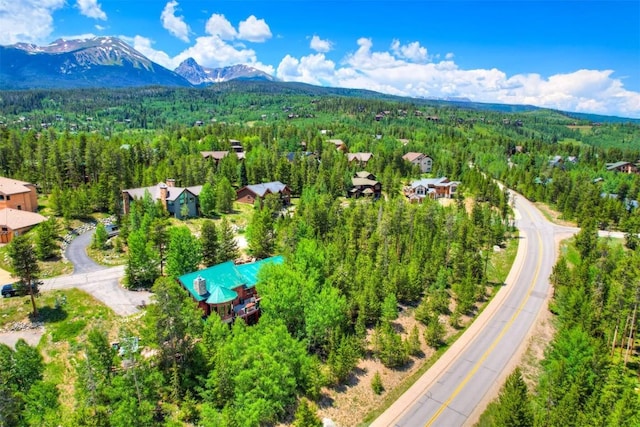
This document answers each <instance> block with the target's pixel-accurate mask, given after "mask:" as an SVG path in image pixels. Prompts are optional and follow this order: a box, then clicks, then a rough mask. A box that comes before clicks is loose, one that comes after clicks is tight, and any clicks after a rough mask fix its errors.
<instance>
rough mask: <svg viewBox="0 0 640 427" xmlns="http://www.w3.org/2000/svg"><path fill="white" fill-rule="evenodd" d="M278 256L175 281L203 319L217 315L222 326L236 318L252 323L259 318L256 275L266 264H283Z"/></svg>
mask: <svg viewBox="0 0 640 427" xmlns="http://www.w3.org/2000/svg"><path fill="white" fill-rule="evenodd" d="M283 262H284V259H283V258H282V256H280V255H278V256H275V257H271V258H265V259H263V260H260V261H256V262H252V263H247V264H239V265H236V264H234V262H233V261H227V262H223V263H222V264H217V265H214V266H212V267H209V268H205V269H204V270H199V271H194V272H192V273H187V274H185V275H183V276H180V277H179V278H178V281H179V282H180V284H181V285H182V286H183V287H184V288H185V289H186V290H187V291H188V292H189V294H191V297H192V298H193V299H194V300H195V301H196V302H197V303H198V307H200V308H201V309H202V311H203V312H204V314H205V316H209V315H210V314H211V313H217V314H218V315H219V316H220V318H221V319H222V320H223V321H225V322H229V323H230V322H233V320H234V319H235V318H237V317H240V318H242V319H244V320H245V321H246V322H247V323H255V322H256V321H257V320H258V318H259V317H260V297H259V295H258V292H257V291H256V289H255V287H256V284H257V283H258V273H259V272H260V269H261V268H262V267H263V266H264V265H267V264H282V263H283Z"/></svg>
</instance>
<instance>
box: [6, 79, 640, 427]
mask: <svg viewBox="0 0 640 427" xmlns="http://www.w3.org/2000/svg"><path fill="white" fill-rule="evenodd" d="M358 95H359V96H353V93H350V91H348V90H335V91H327V90H319V89H313V88H310V87H307V86H305V85H278V84H261V83H255V82H250V83H242V84H226V85H219V86H214V87H212V88H210V89H204V90H192V89H184V90H183V89H166V88H145V89H136V90H128V91H85V90H78V91H68V92H65V91H30V92H3V93H2V94H1V95H0V96H1V101H0V116H1V117H0V121H2V125H1V127H0V175H2V176H8V177H13V178H16V179H20V180H24V181H28V182H33V183H35V184H37V186H38V189H39V192H40V199H41V200H42V202H43V204H46V209H47V213H50V214H52V215H53V216H54V217H55V218H58V219H60V222H62V223H64V224H68V223H70V222H71V221H73V220H78V219H87V218H91V217H94V216H95V215H96V214H111V215H114V216H115V217H116V218H117V221H118V223H119V225H120V227H121V231H120V236H119V237H117V238H116V239H115V240H114V242H115V243H112V244H113V245H114V246H116V248H117V250H119V251H120V252H122V253H124V254H126V270H125V280H124V283H123V284H124V286H127V287H129V288H145V289H151V290H152V291H153V293H154V296H155V300H156V303H155V304H152V305H150V306H149V307H147V308H146V309H145V311H144V312H143V315H142V316H141V317H140V318H136V319H135V320H131V321H130V322H128V323H126V324H125V325H123V324H119V325H117V324H115V323H109V322H107V320H105V319H103V320H102V321H101V322H94V323H90V324H87V323H86V322H88V320H86V319H82V320H81V321H83V322H85V323H82V324H80V323H79V322H80V321H79V320H77V319H75V318H74V321H75V322H76V323H75V324H74V325H75V326H74V328H75V329H73V331H74V332H73V333H75V334H76V335H74V338H73V340H70V341H69V345H68V346H67V347H65V348H64V349H62V348H61V347H54V349H53V350H51V349H50V348H49V351H48V352H47V357H46V358H45V359H40V358H39V357H38V356H36V355H34V354H32V350H29V349H28V348H25V347H20V348H18V349H17V350H15V351H13V350H11V349H9V348H8V347H7V348H5V347H2V346H0V350H1V351H0V361H4V362H2V363H4V366H16V367H19V368H20V369H18V368H16V369H14V370H11V371H9V373H4V374H2V373H0V379H2V381H0V393H2V394H3V396H9V397H8V398H7V402H9V403H7V404H6V405H5V406H4V407H0V414H1V415H4V414H5V413H10V414H12V418H6V419H7V420H10V421H8V422H9V424H8V425H25V424H26V425H52V426H53V425H56V426H57V425H69V426H79V425H104V426H120V425H130V423H131V421H130V420H133V419H135V420H137V424H136V425H202V426H209V425H210V426H258V425H275V424H277V423H279V422H286V423H289V424H294V425H297V426H311V425H318V420H317V419H316V415H315V409H316V405H317V404H323V405H326V401H327V400H328V399H327V393H328V390H339V389H340V388H341V387H342V386H344V385H345V384H347V383H348V381H350V378H352V376H353V373H354V371H355V370H356V367H357V365H358V363H359V362H360V361H361V360H365V359H368V360H375V361H376V362H379V363H380V364H381V366H382V367H384V368H385V369H389V370H395V371H402V370H403V369H407V368H408V367H409V366H412V365H420V364H421V363H424V360H425V356H426V354H425V353H426V352H433V350H434V349H436V348H438V347H441V346H442V345H444V344H445V343H446V341H447V339H449V338H450V337H451V336H454V335H455V334H456V333H457V331H458V330H459V329H460V328H464V327H465V326H467V325H468V323H469V321H471V319H472V318H473V316H475V315H476V314H477V312H478V310H479V309H480V308H481V307H482V306H483V304H485V303H486V301H487V299H488V298H490V297H491V296H492V295H493V293H494V288H495V287H496V285H500V284H501V283H495V282H492V280H491V279H490V278H489V274H488V268H489V266H490V265H491V263H492V260H493V258H494V257H497V256H499V254H500V253H501V252H502V251H503V249H504V248H505V247H506V246H508V244H509V242H511V241H512V237H513V233H514V232H515V230H513V227H512V225H513V212H512V210H511V206H510V202H509V197H508V192H507V191H503V190H501V189H500V188H499V186H498V185H497V184H496V182H495V180H499V181H502V182H504V183H505V184H506V185H507V186H508V187H511V188H514V189H516V190H517V191H519V192H521V193H522V194H524V195H525V196H526V197H528V198H530V199H532V200H536V201H541V202H545V203H547V204H549V205H550V206H552V207H554V208H555V209H557V210H558V211H560V212H561V213H562V216H563V218H564V219H565V220H569V221H576V222H577V223H578V224H580V225H584V226H586V229H587V231H586V232H585V233H586V234H584V235H581V236H582V237H580V239H581V240H580V241H581V242H582V246H579V248H581V249H580V253H581V259H583V260H584V261H581V262H578V261H576V262H575V263H573V264H574V265H568V264H566V263H565V264H560V265H559V267H557V268H556V271H555V273H554V283H555V284H556V298H557V305H556V306H555V309H556V310H557V311H558V312H559V313H560V316H561V318H562V319H563V320H562V322H563V323H561V326H560V328H559V333H558V334H559V335H558V338H557V340H561V339H562V337H563V336H564V335H563V334H565V333H569V334H574V333H578V332H575V329H576V327H577V326H581V327H582V328H583V329H584V330H583V331H579V333H581V334H583V335H585V337H584V340H583V341H589V340H591V339H593V340H594V341H593V346H594V347H593V348H591V347H589V348H588V349H587V350H588V351H589V352H591V353H595V350H596V345H600V344H598V342H597V341H596V340H604V341H603V343H604V344H603V345H606V346H607V348H612V349H613V350H614V352H613V353H614V354H617V352H619V351H623V354H625V355H626V356H625V358H626V359H627V365H628V366H631V364H632V363H637V354H636V352H635V349H634V348H633V345H631V346H629V345H627V346H626V347H625V343H624V342H622V343H621V341H620V338H619V337H621V336H623V335H625V336H626V335H627V334H628V333H629V331H630V330H631V331H635V330H637V325H638V320H637V316H633V317H630V316H629V313H630V311H629V310H632V309H634V307H635V306H634V305H633V304H634V303H633V302H632V299H633V298H632V296H631V294H629V292H628V291H627V290H624V289H623V288H624V285H623V283H622V282H621V281H620V280H622V279H617V277H618V276H615V275H614V273H613V271H616V272H617V273H615V274H623V273H624V272H625V271H626V272H630V271H631V270H629V269H624V268H622V267H618V264H617V263H618V262H620V263H622V262H623V260H626V261H624V262H626V263H627V264H628V265H631V264H633V262H635V261H637V251H638V246H639V245H638V239H637V237H634V236H637V233H638V232H639V231H640V220H639V218H640V215H639V213H638V212H639V211H638V209H637V202H636V203H633V202H634V201H637V200H638V198H639V197H640V196H639V192H640V175H638V174H623V173H620V172H616V171H613V170H608V169H607V164H609V163H614V162H618V161H629V162H637V161H638V160H639V159H640V126H639V125H637V124H633V123H618V122H615V123H605V122H599V123H592V122H589V121H585V120H578V119H576V118H571V117H568V116H566V115H563V114H561V113H559V112H554V111H549V110H539V109H528V108H523V109H519V110H518V111H514V112H504V111H496V110H495V109H494V110H481V109H479V108H478V106H477V105H476V106H473V108H460V107H459V105H458V104H447V103H444V102H431V101H420V100H408V99H396V98H390V97H381V96H379V94H378V95H376V94H373V93H371V94H370V96H362V92H358ZM330 139H333V140H336V139H339V140H341V141H342V142H343V143H344V146H346V147H347V148H346V150H347V151H348V152H349V153H357V152H366V153H371V154H372V157H371V160H369V161H368V163H367V164H366V166H365V165H364V164H358V163H357V162H351V163H349V162H348V160H347V154H346V153H345V152H343V151H341V150H337V149H336V145H335V144H334V143H332V142H330V141H329V140H330ZM232 140H233V141H238V142H239V143H240V144H241V145H242V148H243V156H238V155H236V154H234V153H233V149H232ZM222 150H225V151H230V152H232V153H230V154H229V155H228V156H226V157H224V158H222V159H221V160H219V161H217V162H216V161H214V160H212V159H211V158H206V157H204V156H203V155H202V154H201V152H203V151H222ZM408 152H420V153H425V154H427V155H428V156H430V157H431V158H432V160H433V169H432V171H431V172H430V173H429V174H422V173H421V172H420V170H419V169H418V167H417V166H414V165H412V164H411V163H409V162H407V161H405V160H404V159H403V158H402V156H403V155H404V154H406V153H408ZM365 168H366V171H367V172H369V173H371V174H373V175H374V176H375V177H376V179H377V180H378V181H379V182H380V183H381V184H382V195H381V197H380V198H379V199H378V200H372V199H366V198H364V199H355V198H347V197H346V196H347V194H348V191H349V189H350V187H351V183H352V178H353V176H354V174H355V173H356V172H359V171H362V170H363V169H365ZM420 177H447V178H449V179H450V180H452V181H459V182H460V186H459V189H458V191H457V192H456V195H455V196H454V197H453V198H452V199H449V200H445V201H443V200H431V199H429V198H426V199H425V200H424V202H423V203H419V204H418V203H415V204H414V203H409V201H408V199H407V197H405V195H404V194H403V189H405V187H406V186H408V185H409V184H410V183H411V181H413V180H414V179H418V178H420ZM168 179H174V180H175V183H176V185H177V186H179V187H189V186H199V185H203V188H202V193H201V195H200V198H201V204H200V212H199V214H200V215H199V216H201V217H202V218H198V219H195V218H189V215H185V217H184V219H183V220H178V219H176V218H168V216H167V214H166V211H165V210H163V209H162V206H161V205H159V204H158V203H156V202H154V201H153V200H152V199H151V198H150V195H149V194H148V193H147V195H146V196H145V197H143V198H142V199H141V200H137V201H134V202H132V204H131V206H130V211H129V213H128V214H126V215H124V214H123V208H124V206H123V199H122V190H124V189H132V188H138V187H146V186H152V185H156V184H158V183H159V182H165V181H167V180H168ZM270 181H280V182H282V183H285V184H286V185H287V186H288V187H289V188H290V189H291V193H292V194H291V195H292V199H293V203H292V206H288V207H287V209H281V206H280V205H279V204H278V203H277V202H279V200H275V199H274V198H271V197H266V198H264V200H262V201H261V202H260V203H256V206H255V208H250V209H249V212H250V214H249V218H248V220H247V224H246V229H244V228H242V227H244V224H238V223H233V224H232V223H231V221H232V220H235V218H236V217H233V215H234V214H237V213H238V211H237V203H236V204H235V205H234V203H233V200H234V199H235V196H236V193H235V191H236V190H237V189H239V188H241V187H243V186H245V185H247V184H257V183H264V182H270ZM445 202H446V203H445ZM595 227H601V228H616V229H620V230H623V231H625V232H627V233H628V239H627V240H626V242H625V243H626V246H625V247H624V248H623V247H619V248H616V250H615V251H611V252H608V253H610V254H611V258H607V257H605V256H604V255H603V254H604V250H605V249H603V247H601V246H598V245H596V244H595V243H594V242H592V236H591V234H588V232H592V231H593V230H594V229H595ZM39 232H40V231H39V230H38V229H36V230H34V231H33V232H31V233H33V234H34V235H39V234H38V233H39ZM238 233H243V234H244V237H245V238H246V240H247V243H248V247H247V249H246V251H245V252H246V253H245V254H244V255H246V256H253V257H256V258H265V257H268V256H271V255H277V254H281V255H283V256H284V259H285V261H284V263H283V264H279V265H270V266H268V267H265V268H264V270H263V271H261V274H260V277H259V283H258V284H257V285H256V288H257V289H258V292H259V294H260V297H261V302H260V304H261V309H262V317H261V318H260V320H259V322H258V323H257V324H256V325H252V326H247V325H245V324H244V322H239V321H236V322H235V324H234V325H233V326H232V327H231V328H230V327H229V326H228V325H227V324H225V323H223V322H221V321H220V319H219V318H218V317H217V316H216V315H212V316H210V317H209V318H208V319H207V320H206V321H203V320H202V312H201V311H200V310H199V309H198V308H197V306H196V305H195V304H194V302H193V300H192V299H191V298H189V297H188V295H187V293H186V292H185V289H184V288H183V287H181V286H180V285H179V284H178V283H177V282H176V280H174V279H176V278H177V277H179V276H181V275H183V274H185V273H188V272H191V271H194V270H197V269H198V268H199V267H204V266H210V265H214V264H217V263H220V262H225V261H228V260H234V259H236V258H238V256H239V255H240V251H239V248H238V247H237V246H236V245H235V241H234V234H238ZM96 235H97V236H99V238H97V241H96V242H95V246H96V248H97V250H101V249H102V247H103V246H104V244H105V242H106V237H105V234H104V230H103V229H102V228H101V227H98V231H96ZM583 252H584V253H583ZM614 255H615V256H614ZM634 257H635V258H634ZM563 265H564V267H563ZM610 272H611V274H612V275H613V276H611V277H613V278H616V279H615V280H618V282H615V280H614V279H613V278H611V277H610V276H607V275H605V274H609V273H610ZM620 277H622V276H620ZM630 280H636V281H637V277H636V278H635V279H632V278H630ZM616 283H618V284H617V285H616ZM634 283H635V282H634ZM616 286H617V287H616ZM572 289H574V290H572ZM616 292H617V293H616ZM581 298H583V299H584V301H583V300H581ZM587 300H588V301H587ZM636 300H637V298H636ZM583 303H584V304H583ZM618 303H619V304H618ZM616 304H618V305H617V306H616ZM635 305H637V301H636V302H635ZM614 306H615V307H614ZM401 311H402V312H403V313H402V314H403V315H405V316H410V317H411V318H412V319H415V320H416V321H417V322H416V323H415V327H413V328H410V329H407V330H405V329H403V328H402V327H401V326H400V325H399V324H398V323H397V322H396V320H397V319H398V316H399V315H400V314H401V313H400V312H401ZM564 319H566V320H564ZM613 319H616V320H615V321H614V320H613ZM585 322H586V323H585ZM603 322H604V323H606V322H609V323H606V325H607V326H606V327H605V326H604V323H603ZM623 323H624V324H625V326H623ZM616 325H617V326H619V328H618V329H616ZM616 331H617V332H616ZM67 332H68V333H70V334H71V333H72V332H71V331H67ZM612 333H613V334H614V335H615V337H613V336H612V335H611V334H612ZM114 335H117V336H121V337H122V336H126V337H130V336H132V335H136V336H139V337H140V343H141V344H140V345H141V346H144V347H145V352H144V355H143V354H142V352H139V351H136V350H134V349H133V348H128V347H127V346H126V345H125V346H124V347H123V350H122V351H121V352H120V354H117V352H116V351H115V350H114V349H112V348H111V347H110V345H109V341H110V337H113V336H114ZM572 336H573V335H572ZM578 338H580V339H581V340H582V336H580V337H578ZM589 342H591V341H589ZM52 345H53V344H52ZM554 345H556V346H557V345H559V344H554ZM589 345H591V344H589ZM553 348H555V347H553ZM621 349H622V350H621ZM587 350H585V351H587ZM592 350H593V351H592ZM550 351H552V350H550ZM66 352H68V353H66ZM61 353H64V354H68V355H69V357H72V358H73V361H74V362H73V363H66V362H61V361H60V360H59V359H56V357H59V355H60V354H61ZM591 353H589V354H591ZM5 362H6V363H5ZM596 362H598V363H600V360H599V359H598V360H596ZM25 366H26V367H28V368H29V370H31V371H33V372H31V371H29V372H27V371H28V369H27V368H25ZM603 366H604V365H597V366H596V368H598V369H597V370H595V371H594V373H593V375H594V376H599V377H598V378H601V377H602V376H603V375H604V376H606V375H605V374H606V372H608V371H605V370H603V369H600V368H602V367H603ZM3 372H4V371H3ZM550 372H551V371H550ZM585 372H586V371H585ZM611 372H613V371H611ZM616 372H618V371H616ZM620 372H621V373H620V375H622V376H624V372H626V371H624V369H623V368H620ZM587 374H588V375H587ZM549 375H555V376H554V377H553V379H554V381H555V380H556V379H558V378H561V379H562V381H565V380H566V376H564V371H562V370H560V371H558V372H556V371H553V372H551V373H550V374H549ZM581 375H582V374H581ZM585 375H587V376H588V378H585V381H587V383H588V385H589V387H591V388H589V389H588V390H589V391H593V390H597V389H598V387H600V385H599V383H597V381H596V379H595V377H594V378H591V376H589V375H591V373H589V372H587V373H585ZM27 378H35V379H36V380H35V381H33V382H32V383H29V382H27V381H26V379H27ZM581 378H582V377H581ZM378 380H379V381H378V382H376V384H377V385H374V384H373V383H372V384H371V386H372V388H373V390H374V391H375V392H376V393H378V392H382V391H383V390H384V386H383V384H382V383H381V382H380V381H381V380H380V378H378ZM558 381H560V380H558ZM566 381H568V380H566ZM616 381H617V380H616ZM625 381H626V380H625ZM563 384H564V383H563ZM602 384H604V383H602ZM616 384H618V383H616ZM583 385H584V384H583V383H578V384H577V385H576V386H575V387H577V388H579V390H577V391H576V396H575V399H577V400H580V401H581V402H582V404H584V405H583V406H585V407H586V406H588V405H595V404H596V403H597V402H595V401H594V402H591V401H590V400H589V401H588V399H587V397H588V394H585V391H584V390H583V388H581V387H582V386H583ZM554 387H555V386H554ZM603 387H604V385H603ZM615 387H618V385H615ZM559 389H561V388H558V390H559ZM567 389H568V387H567ZM545 390H546V391H545V393H547V394H548V395H550V394H552V393H556V389H553V390H552V389H551V388H549V389H545ZM598 398H599V397H598ZM594 399H595V398H594ZM323 402H324V403H323ZM541 402H542V401H541ZM38 405H39V406H38ZM33 407H42V408H47V409H46V410H43V411H40V412H38V411H34V410H33V409H32V408H33ZM549 410H551V409H549ZM3 411H4V412H3ZM540 411H542V409H540ZM612 411H613V409H612V410H611V411H609V414H606V417H609V416H613V415H610V414H613V413H614V412H612ZM558 417H559V415H558ZM0 419H1V418H0ZM554 419H555V418H554ZM558 419H560V418H558ZM603 419H604V418H603ZM606 419H608V418H606ZM616 419H617V418H616ZM552 425H561V424H560V423H555V424H552Z"/></svg>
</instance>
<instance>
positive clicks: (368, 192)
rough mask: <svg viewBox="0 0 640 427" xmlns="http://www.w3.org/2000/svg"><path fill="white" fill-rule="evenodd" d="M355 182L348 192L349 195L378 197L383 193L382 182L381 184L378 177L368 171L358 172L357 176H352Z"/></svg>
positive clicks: (352, 181)
mask: <svg viewBox="0 0 640 427" xmlns="http://www.w3.org/2000/svg"><path fill="white" fill-rule="evenodd" d="M351 183H352V184H353V185H352V187H351V189H350V190H349V191H348V192H347V197H354V198H358V197H373V198H374V199H378V198H379V197H380V195H381V194H382V184H380V183H379V182H378V181H377V180H376V177H375V176H374V175H373V174H372V173H369V172H367V171H360V172H356V174H355V176H354V177H353V178H351Z"/></svg>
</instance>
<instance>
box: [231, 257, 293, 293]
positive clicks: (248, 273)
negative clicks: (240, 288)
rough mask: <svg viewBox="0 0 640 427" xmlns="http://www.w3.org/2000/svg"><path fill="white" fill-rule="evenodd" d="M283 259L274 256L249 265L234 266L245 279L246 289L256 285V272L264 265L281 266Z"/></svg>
mask: <svg viewBox="0 0 640 427" xmlns="http://www.w3.org/2000/svg"><path fill="white" fill-rule="evenodd" d="M283 262H284V258H282V255H278V256H274V257H271V258H265V259H263V260H260V261H256V262H252V263H249V264H241V265H236V269H237V270H238V271H239V272H240V274H241V275H242V276H243V277H244V278H245V279H246V282H245V285H247V288H251V287H253V286H255V285H256V283H258V271H260V268H261V267H262V266H263V265H265V264H282V263H283Z"/></svg>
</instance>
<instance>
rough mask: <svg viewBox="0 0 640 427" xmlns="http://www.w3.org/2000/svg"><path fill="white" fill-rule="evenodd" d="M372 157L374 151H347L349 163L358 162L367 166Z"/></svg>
mask: <svg viewBox="0 0 640 427" xmlns="http://www.w3.org/2000/svg"><path fill="white" fill-rule="evenodd" d="M372 157H373V153H347V162H348V163H349V164H353V163H357V164H358V166H361V167H366V166H367V163H368V162H369V160H371V158H372Z"/></svg>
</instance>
